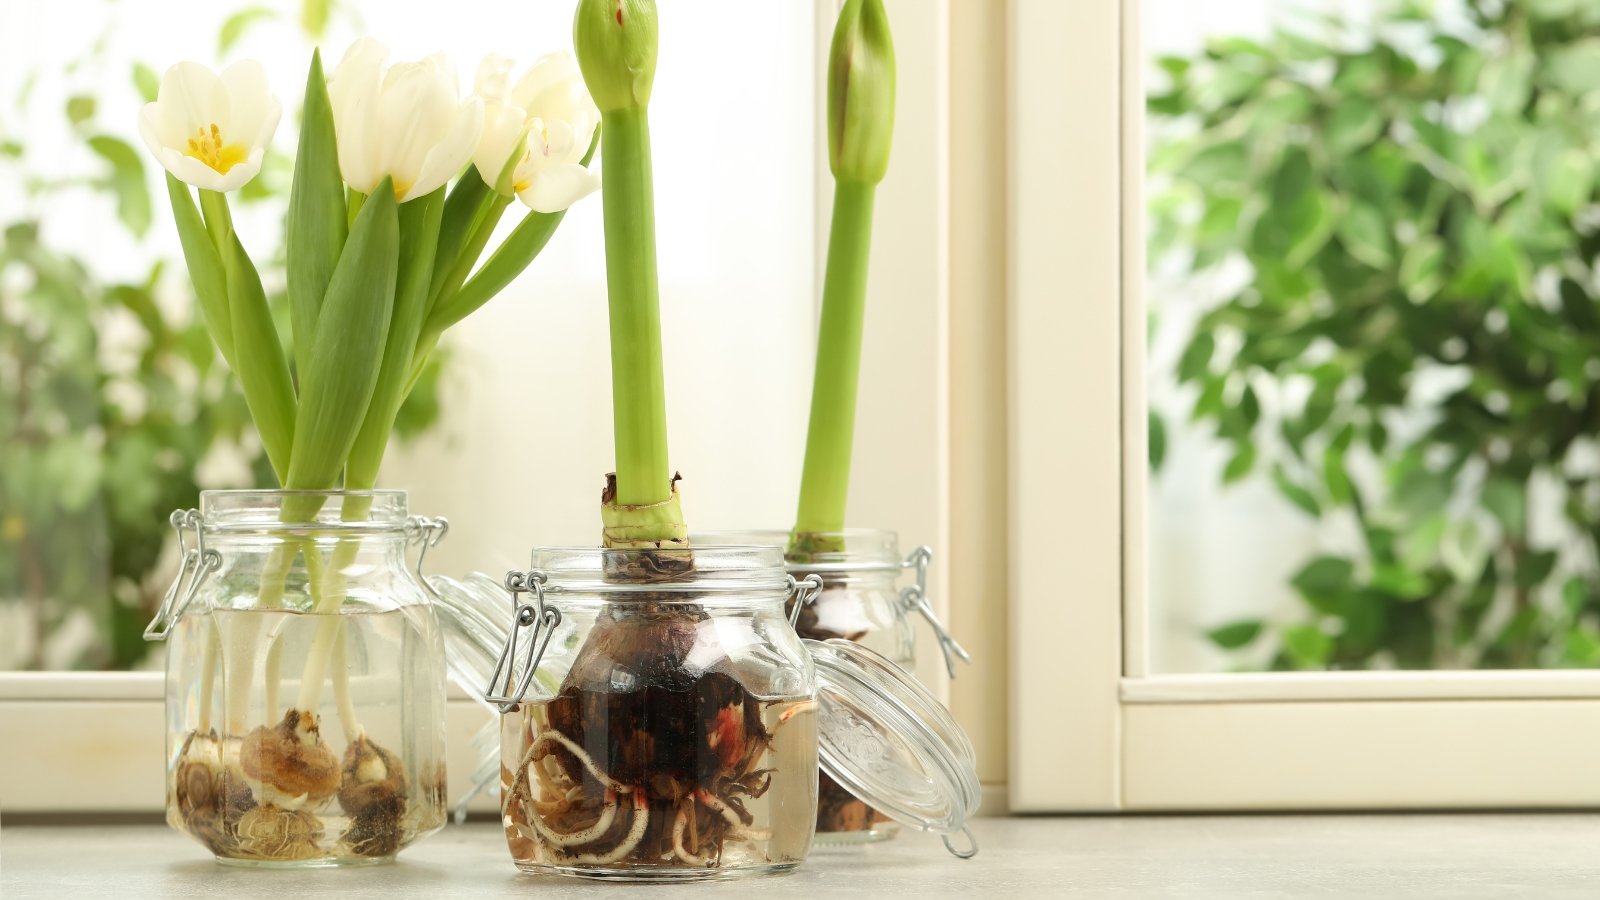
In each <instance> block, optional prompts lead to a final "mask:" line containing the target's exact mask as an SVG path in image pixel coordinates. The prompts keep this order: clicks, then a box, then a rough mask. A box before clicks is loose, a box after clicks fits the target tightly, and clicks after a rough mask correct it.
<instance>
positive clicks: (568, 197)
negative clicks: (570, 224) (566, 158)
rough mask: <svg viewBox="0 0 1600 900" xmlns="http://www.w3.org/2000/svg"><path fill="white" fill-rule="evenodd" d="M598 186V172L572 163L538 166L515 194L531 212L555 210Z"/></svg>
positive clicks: (574, 201)
mask: <svg viewBox="0 0 1600 900" xmlns="http://www.w3.org/2000/svg"><path fill="white" fill-rule="evenodd" d="M599 189H600V176H598V175H596V174H594V173H593V172H590V171H589V170H588V169H585V168H584V167H583V166H580V165H578V164H577V163H572V164H569V165H559V166H551V167H549V168H546V169H543V170H541V171H540V172H539V173H538V174H537V175H535V176H534V178H533V181H532V183H530V184H529V185H528V187H527V189H526V190H523V191H521V192H519V193H518V194H517V196H518V197H519V198H521V200H522V202H523V203H525V204H527V206H528V208H529V209H532V210H533V211H534V212H540V213H555V212H561V211H562V210H564V209H566V208H567V207H569V206H571V205H572V204H574V203H577V202H578V201H579V200H582V199H583V198H584V197H587V196H589V195H590V194H592V193H594V192H595V191H597V190H599Z"/></svg>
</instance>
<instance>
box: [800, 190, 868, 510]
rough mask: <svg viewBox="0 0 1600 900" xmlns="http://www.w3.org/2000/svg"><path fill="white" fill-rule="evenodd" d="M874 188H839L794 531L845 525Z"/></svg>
mask: <svg viewBox="0 0 1600 900" xmlns="http://www.w3.org/2000/svg"><path fill="white" fill-rule="evenodd" d="M875 190H876V186H875V185H873V184H870V183H864V182H858V181H841V182H839V184H838V188H837V190H836V191H835V193H834V196H833V226H832V232H831V233H830V235H829V238H828V264H827V272H826V274H825V276H824V281H823V288H822V324H821V328H820V329H819V331H818V335H817V366H816V374H815V377H814V380H813V381H812V387H811V423H810V426H809V430H808V431H807V433H806V460H805V470H804V473H803V475H802V477H801V482H800V509H799V512H798V514H797V515H796V518H795V531H796V532H797V533H800V534H809V533H817V532H831V531H839V530H841V529H843V528H844V522H845V518H844V516H845V503H846V500H847V499H848V496H849V491H850V452H851V447H852V445H853V443H854V440H855V423H856V387H857V382H858V380H859V374H860V371H861V332H862V325H863V322H864V321H865V314H866V295H867V258H868V256H869V255H870V250H871V244H872V200H873V193H874V191H875Z"/></svg>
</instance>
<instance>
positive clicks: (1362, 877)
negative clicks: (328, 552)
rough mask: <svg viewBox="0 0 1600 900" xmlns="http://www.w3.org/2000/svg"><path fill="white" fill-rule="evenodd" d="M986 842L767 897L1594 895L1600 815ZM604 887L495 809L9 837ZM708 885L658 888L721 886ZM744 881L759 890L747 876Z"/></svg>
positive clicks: (548, 891)
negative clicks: (264, 839) (298, 831)
mask: <svg viewBox="0 0 1600 900" xmlns="http://www.w3.org/2000/svg"><path fill="white" fill-rule="evenodd" d="M974 831H975V832H976V833H977V835H978V839H979V841H980V842H981V843H982V852H981V853H980V854H979V855H978V856H977V858H975V859H972V860H966V861H963V860H958V859H954V858H952V857H950V856H949V855H948V854H946V853H945V851H944V849H943V848H942V847H940V845H939V842H938V841H937V840H935V839H933V838H931V837H928V836H926V835H903V836H902V837H901V838H900V839H898V840H895V841H893V842H890V843H887V844H882V845H878V846H874V847H867V848H837V849H836V848H819V849H817V850H816V851H814V852H813V854H812V857H811V859H810V860H809V861H808V862H807V863H806V864H805V865H804V866H802V867H801V869H800V870H799V871H798V872H797V873H795V874H794V875H792V876H789V877H785V878H774V879H768V880H764V881H762V882H760V890H761V893H762V895H763V896H765V897H772V898H781V897H789V896H794V897H810V898H815V897H816V896H818V895H820V894H828V895H833V894H857V895H863V896H869V895H870V896H884V895H898V896H918V897H927V896H943V895H950V896H955V895H979V894H981V895H988V896H998V895H1004V896H1021V897H1029V896H1075V895H1080V894H1082V895H1092V896H1096V897H1102V896H1112V897H1154V896H1182V897H1217V898H1223V897H1227V898H1236V897H1244V896H1270V897H1292V896H1299V895H1318V896H1352V897H1362V896H1368V897H1370V896H1407V897H1451V898H1465V897H1477V896H1484V897H1490V896H1507V895H1509V894H1513V893H1515V894H1517V895H1518V896H1532V897H1540V898H1553V897H1564V896H1572V897H1580V896H1581V897H1592V896H1593V891H1594V884H1595V882H1596V879H1597V878H1600V857H1597V856H1596V855H1595V854H1594V852H1593V849H1594V847H1595V846H1596V845H1600V815H1595V814H1588V813H1584V814H1537V815H1534V814H1527V815H1504V814H1498V815H1383V816H1380V815H1340V816H1251V817H1244V816H1226V817H1220V816H1219V817H1157V816H1150V817H1139V818H1053V819H1043V818H1035V819H1023V818H1017V819H982V820H979V821H978V822H976V823H975V826H974ZM535 888H536V889H537V892H538V893H539V895H540V896H546V897H562V896H577V895H579V894H584V895H587V894H588V893H589V892H591V891H593V892H599V891H602V890H605V888H604V887H602V886H599V885H595V884H589V883H583V882H576V881H566V880H557V879H534V878H532V877H530V876H523V875H519V874H518V873H517V871H516V870H515V869H514V868H512V866H511V863H510V861H509V859H508V858H507V856H506V852H505V847H504V845H503V844H502V843H501V841H500V835H499V829H498V828H497V827H496V826H494V825H493V824H492V823H473V824H469V825H467V826H465V827H450V828H447V829H446V830H445V831H443V832H441V833H440V834H438V835H435V836H434V837H432V838H430V839H428V840H427V841H425V842H423V843H421V844H419V845H417V846H416V847H414V848H412V849H411V850H409V851H407V852H406V853H405V854H403V855H402V857H401V861H400V862H399V863H396V864H395V865H392V866H384V867H377V868H369V869H351V870H309V871H297V872H264V871H255V870H248V869H233V868H227V867H223V866H218V865H216V864H214V863H212V862H211V861H210V860H208V859H206V858H205V856H204V855H203V852H202V851H200V849H199V848H198V847H197V846H196V845H194V844H192V843H190V842H189V841H188V839H187V838H184V837H181V836H180V835H178V834H175V833H173V832H171V831H170V830H168V829H167V828H165V827H164V826H160V825H104V826H97V827H96V826H82V825H19V826H10V827H6V828H5V829H4V833H3V835H0V894H4V896H6V897H8V898H18V900H21V898H29V897H77V898H85V900H90V898H96V897H116V898H118V900H137V898H141V897H164V896H230V895H231V896H241V897H242V896H254V895H257V894H260V893H263V892H264V891H266V890H268V889H270V890H271V891H272V892H273V893H274V894H275V895H281V896H315V895H316V892H317V891H328V892H330V893H336V894H339V895H341V896H343V895H347V894H349V892H351V891H353V890H357V889H359V892H360V894H361V895H362V896H367V897H394V898H402V897H427V898H450V897H470V898H473V900H485V898H491V897H500V896H506V897H513V896H514V897H525V896H528V895H529V893H528V892H529V891H530V890H533V889H535ZM711 890H713V889H710V888H707V887H703V886H700V887H696V886H678V887H664V886H663V887H661V888H658V889H655V890H654V891H653V892H652V896H655V897H661V898H671V897H696V898H700V897H704V896H707V895H708V893H709V892H710V891H711ZM740 893H744V891H743V890H742V889H741V890H740Z"/></svg>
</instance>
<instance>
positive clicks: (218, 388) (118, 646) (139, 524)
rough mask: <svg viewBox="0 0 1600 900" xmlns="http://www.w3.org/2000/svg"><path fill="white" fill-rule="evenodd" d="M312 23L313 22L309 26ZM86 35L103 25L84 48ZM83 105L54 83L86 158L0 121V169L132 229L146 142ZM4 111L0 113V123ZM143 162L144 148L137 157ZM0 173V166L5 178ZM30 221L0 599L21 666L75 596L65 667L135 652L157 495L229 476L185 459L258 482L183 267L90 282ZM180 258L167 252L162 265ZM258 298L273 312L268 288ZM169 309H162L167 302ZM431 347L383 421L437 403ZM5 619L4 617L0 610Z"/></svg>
mask: <svg viewBox="0 0 1600 900" xmlns="http://www.w3.org/2000/svg"><path fill="white" fill-rule="evenodd" d="M330 7H331V4H330V3H329V2H328V0H307V2H306V3H305V4H304V7H303V11H302V16H301V19H302V23H303V27H304V28H305V29H306V31H305V33H306V34H307V36H308V37H314V36H316V35H317V34H319V33H320V29H321V28H322V27H324V26H325V25H326V23H327V19H328V16H329V15H330ZM276 16H277V14H276V13H269V12H267V11H265V10H264V9H261V8H251V9H247V10H244V11H241V12H240V13H237V14H234V15H233V16H230V17H229V18H227V19H226V20H225V21H224V24H223V25H222V28H221V33H220V34H219V38H218V44H219V48H220V49H219V53H226V52H227V50H228V49H229V48H230V47H232V46H233V45H234V44H235V43H237V42H238V41H239V40H240V39H241V38H242V37H243V36H244V34H245V33H246V31H247V29H249V28H250V27H253V26H255V25H259V24H262V23H265V22H268V21H271V20H272V19H273V18H275V17H276ZM313 25H315V26H316V28H315V29H312V26H313ZM103 51H104V38H103V37H102V38H101V39H100V40H97V41H96V42H95V43H94V44H92V45H90V46H89V47H87V48H86V50H85V55H84V58H83V59H84V60H89V59H94V58H96V57H98V56H100V55H101V54H102V53H103ZM82 68H83V61H82V60H80V61H74V62H71V63H68V64H67V65H66V66H65V67H64V70H63V71H50V72H46V71H39V72H34V73H32V75H31V76H30V77H29V78H28V79H27V80H26V81H25V82H24V83H23V85H22V88H21V91H20V94H19V96H18V97H16V98H14V105H13V107H12V109H11V113H12V114H14V115H15V116H17V117H18V118H20V117H21V116H23V115H25V114H26V108H27V105H28V104H29V102H30V100H31V94H32V92H33V90H34V87H35V86H36V85H37V84H38V83H39V82H40V81H42V80H46V79H57V80H67V79H70V78H71V77H72V76H73V75H75V74H76V73H77V72H79V71H80V70H81V69H82ZM131 81H132V84H133V87H134V89H135V91H136V93H137V94H139V95H140V96H142V97H143V98H144V99H146V100H148V99H154V95H155V92H156V88H157V86H158V84H159V75H157V73H156V71H155V70H154V69H153V68H151V67H150V66H148V65H145V64H143V63H136V64H134V65H133V67H132V71H131ZM111 112H112V115H110V116H108V115H106V113H107V110H105V109H102V108H101V104H100V103H99V101H98V99H97V98H96V96H94V94H93V93H79V94H73V95H72V96H70V97H68V99H67V100H66V102H65V105H64V109H63V110H62V128H63V130H64V133H68V134H70V135H71V136H72V139H73V140H74V141H78V142H81V143H82V145H83V146H84V147H86V148H87V149H88V150H89V151H90V152H91V153H92V154H93V157H94V158H96V159H97V160H98V161H99V162H100V163H101V164H102V167H101V171H100V172H99V173H97V174H93V175H90V176H88V177H69V176H64V175H63V174H61V173H60V172H57V171H41V170H40V168H41V167H40V164H39V163H38V162H37V161H33V162H32V163H31V165H32V166H33V168H30V160H29V159H28V154H27V146H26V144H25V143H23V141H22V139H21V138H20V136H14V135H12V134H10V133H7V132H5V131H0V175H4V176H6V177H7V178H8V179H11V180H14V181H15V182H16V183H18V184H21V185H23V186H24V188H25V192H26V194H27V200H28V203H27V206H29V207H30V208H32V209H34V210H38V211H40V212H39V215H48V211H49V207H50V204H51V201H52V200H53V199H54V198H57V197H64V196H67V195H68V194H69V193H70V192H82V191H90V192H98V193H100V194H102V195H104V196H105V197H107V198H108V199H109V200H110V201H111V206H112V207H114V208H115V210H116V215H117V219H118V221H119V222H120V223H121V227H122V228H124V229H126V231H127V232H128V233H129V234H130V235H131V236H133V237H134V238H140V237H143V236H144V235H145V234H146V233H147V232H148V231H149V230H150V228H151V227H152V218H153V215H152V198H151V193H150V189H149V180H150V179H151V178H153V177H156V176H157V174H158V173H157V172H155V171H151V170H149V169H147V166H146V160H147V154H146V153H145V152H144V151H143V149H142V148H136V147H134V146H132V145H131V144H130V143H129V142H128V141H127V140H125V139H124V138H122V137H120V136H119V135H118V132H124V131H126V130H127V129H126V128H119V129H110V128H107V127H106V126H105V125H104V122H103V120H107V119H111V120H115V121H117V122H119V123H131V122H132V121H133V119H134V113H135V110H132V109H126V108H121V109H116V110H112V111H111ZM7 118H9V117H8V116H4V115H0V125H3V123H4V122H5V121H6V119H7ZM150 166H151V167H153V166H154V163H153V162H152V163H150ZM288 171H289V161H288V159H287V158H286V157H285V156H284V155H283V154H281V153H273V154H269V159H268V160H267V162H266V164H265V166H264V168H263V172H262V175H261V176H260V177H258V178H257V179H256V180H255V181H253V182H251V184H250V185H249V186H247V188H246V189H245V190H244V191H242V192H241V196H240V199H241V200H242V201H244V202H246V203H268V204H274V205H275V206H277V207H282V206H283V205H284V204H285V202H286V199H287V196H288V177H287V173H288ZM13 176H14V178H13ZM85 252H87V249H86V248H84V247H83V246H81V244H80V245H78V246H77V247H76V249H75V250H68V249H64V248H60V247H53V246H50V245H49V244H47V243H46V242H45V241H43V240H42V239H41V228H40V222H39V220H38V217H37V216H35V215H28V216H21V217H13V219H12V221H9V222H0V388H3V389H0V604H20V606H21V608H22V609H23V610H25V611H26V614H27V615H26V617H25V621H27V622H28V623H29V626H30V628H31V631H32V633H31V634H29V635H26V636H24V637H23V639H22V640H20V641H17V642H16V644H17V645H19V646H22V647H25V648H27V652H28V654H29V657H28V658H25V659H22V660H21V661H20V662H21V664H22V666H23V667H25V668H39V667H41V666H43V665H44V664H45V663H46V660H45V657H44V651H45V646H46V640H47V639H48V637H49V636H50V635H51V634H53V633H55V632H56V631H57V630H58V629H60V628H61V627H62V626H63V624H64V623H66V622H67V621H68V620H69V619H70V618H71V617H72V616H73V615H74V613H79V614H85V613H86V614H87V615H88V618H89V622H91V623H92V626H93V628H92V631H93V635H92V636H91V637H90V638H89V640H88V641H87V643H88V646H89V648H90V649H89V651H88V652H87V653H86V654H84V655H81V656H80V657H79V658H77V659H76V660H74V661H73V662H72V665H73V666H74V667H76V668H87V669H93V668H112V669H121V668H129V667H132V666H136V665H138V664H139V663H140V661H141V660H143V659H144V657H145V656H146V655H147V653H148V648H149V647H150V646H151V645H149V644H146V643H145V642H144V641H143V640H142V637H141V633H142V631H143V629H144V627H145V625H146V623H147V622H148V621H149V620H150V617H151V616H152V615H153V613H154V611H155V607H156V606H157V605H158V603H159V601H160V598H161V594H162V592H163V591H164V590H165V588H166V580H167V577H168V576H169V574H170V573H169V572H167V571H164V570H159V565H160V561H161V558H162V550H163V547H164V546H166V544H167V543H168V541H169V539H170V536H171V529H170V527H169V525H168V524H167V515H168V513H169V512H171V511H172V510H173V509H178V508H188V507H192V506H194V505H195V504H196V503H197V502H198V499H199V491H200V490H201V489H202V488H207V487H226V486H230V485H220V484H201V483H200V481H199V477H198V469H199V467H200V464H201V461H202V460H204V459H206V458H207V457H208V456H209V455H211V454H214V453H219V452H220V453H223V454H229V453H231V454H233V455H235V456H237V457H238V462H239V463H241V464H242V466H243V467H245V468H247V469H248V470H249V471H250V472H251V473H252V474H251V477H250V481H249V482H248V483H246V484H241V485H232V486H252V485H254V486H270V485H274V484H276V479H275V478H274V477H273V475H272V471H271V467H270V466H269V465H268V463H267V460H266V457H265V454H264V453H262V451H261V450H260V447H259V443H258V442H257V441H256V440H255V439H254V434H253V426H252V425H251V419H250V415H249V410H248V408H247V407H246V406H245V402H244V398H243V395H242V394H241V393H240V391H239V388H238V385H237V384H236V383H235V380H234V379H233V377H232V375H231V373H229V372H228V371H227V368H226V366H225V365H223V363H222V361H221V359H220V357H219V356H218V355H217V353H216V350H215V348H214V347H213V346H212V344H211V341H210V338H209V337H208V336H207V334H206V331H205V328H204V326H203V325H202V324H201V323H200V322H199V320H198V316H197V315H196V314H195V311H194V304H193V301H192V300H185V301H182V302H178V303H173V302H171V301H172V296H171V294H172V292H173V291H174V290H177V291H178V292H179V293H180V294H186V293H187V285H186V284H180V283H177V281H178V279H175V278H172V277H169V276H167V275H166V274H165V265H164V261H161V260H153V261H152V263H151V265H150V267H149V270H148V272H147V274H146V275H145V276H144V277H143V278H142V279H140V280H139V281H138V282H136V283H109V284H108V283H105V282H104V281H103V280H102V279H100V278H99V277H97V276H96V274H95V272H94V270H93V266H91V265H90V264H89V263H88V262H87V261H86V260H85V258H83V256H82V255H81V254H83V253H85ZM270 259H271V261H270V262H269V263H267V264H265V265H263V266H262V274H263V276H264V277H265V278H266V280H267V281H268V283H269V284H280V285H281V283H282V277H281V274H280V272H281V268H282V253H281V250H280V251H279V252H275V253H273V254H271V257H270ZM178 271H181V266H180V267H178ZM281 293H282V292H281V288H280V289H279V291H278V296H275V297H273V298H272V302H273V306H274V310H275V314H277V315H280V316H287V309H286V302H285V300H284V298H283V297H282V296H281ZM174 309H177V310H181V312H180V313H178V314H174V313H173V310H174ZM444 358H445V357H443V356H441V355H439V354H435V362H434V363H432V364H430V367H429V369H428V371H427V372H426V373H425V374H424V376H423V378H422V380H421V381H420V382H419V384H418V386H417V388H416V390H415V391H414V392H413V394H412V395H411V398H410V400H409V401H408V402H407V404H406V407H405V408H404V409H402V411H401V414H400V417H399V419H398V421H397V423H396V432H397V434H398V435H399V436H400V437H401V438H407V437H411V436H414V435H416V434H419V433H421V432H423V431H425V430H427V429H428V428H430V427H431V426H432V425H433V424H434V423H435V422H436V421H437V419H438V416H439V398H438V379H439V375H440V366H441V362H440V361H441V360H443V359H444ZM12 621H17V620H12Z"/></svg>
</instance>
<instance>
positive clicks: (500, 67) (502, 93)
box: [472, 53, 515, 104]
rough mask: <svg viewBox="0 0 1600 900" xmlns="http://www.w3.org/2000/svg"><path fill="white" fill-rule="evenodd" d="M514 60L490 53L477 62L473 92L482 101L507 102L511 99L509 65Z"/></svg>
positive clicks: (486, 102) (513, 63)
mask: <svg viewBox="0 0 1600 900" xmlns="http://www.w3.org/2000/svg"><path fill="white" fill-rule="evenodd" d="M513 65H515V62H514V61H513V60H512V59H511V57H509V56H501V55H500V54H498V53H491V54H489V55H488V56H485V57H484V58H483V62H481V63H478V75H477V77H476V78H475V79H473V87H472V90H473V93H475V94H477V95H478V96H479V97H482V98H483V102H484V103H485V104H488V103H490V102H494V101H498V102H500V103H507V102H509V101H510V99H511V67H512V66H513Z"/></svg>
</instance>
